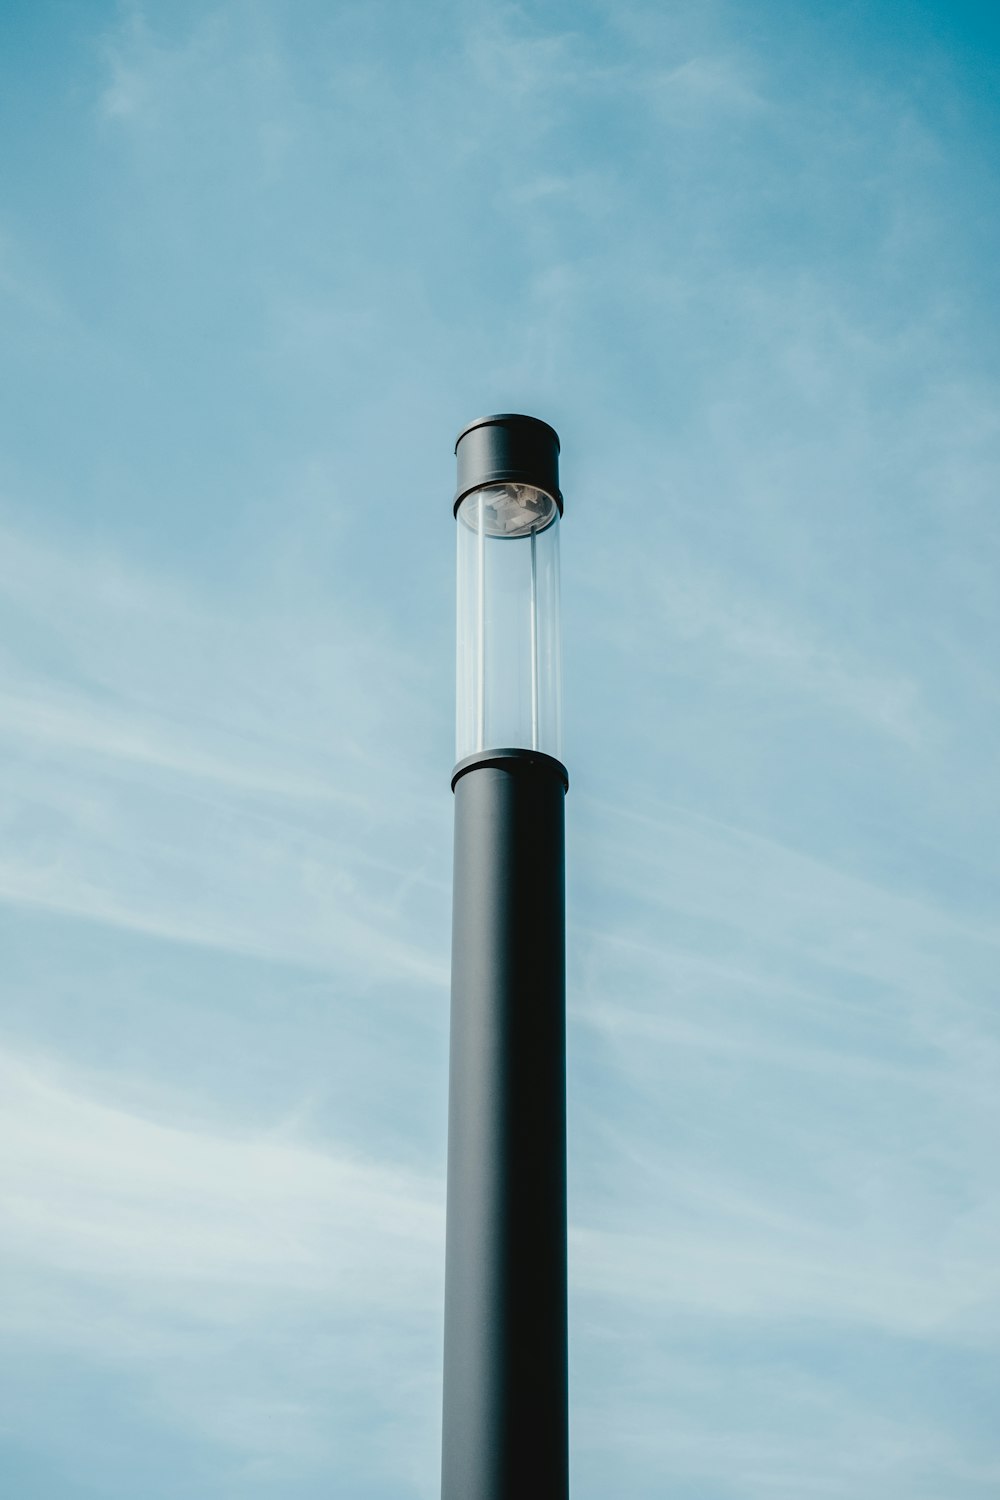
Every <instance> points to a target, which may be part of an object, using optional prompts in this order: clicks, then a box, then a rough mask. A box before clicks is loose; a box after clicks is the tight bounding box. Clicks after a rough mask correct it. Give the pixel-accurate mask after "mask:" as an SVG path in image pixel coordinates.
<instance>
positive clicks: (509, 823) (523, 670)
mask: <svg viewBox="0 0 1000 1500" xmlns="http://www.w3.org/2000/svg"><path fill="white" fill-rule="evenodd" d="M455 452H456V454H457V456H458V492H457V494H456V497H455V517H456V520H457V523H458V653H457V715H456V725H457V753H458V764H457V765H456V767H455V770H454V772H453V776H452V787H453V789H454V792H455V870H454V882H455V890H454V919H453V947H452V1002H451V1063H450V1083H449V1105H448V1225H447V1249H446V1274H445V1351H444V1426H443V1443H442V1450H443V1452H442V1489H441V1493H442V1500H534V1497H536V1496H537V1497H539V1500H542V1497H544V1500H566V1497H567V1495H568V1454H567V1447H568V1444H567V1369H566V1366H567V1357H566V1327H567V1325H566V1102H565V1101H566V1045H565V1035H566V1028H565V914H564V913H565V900H564V864H565V860H564V833H563V816H564V808H563V805H564V797H565V792H566V790H567V787H568V784H569V782H568V776H567V773H566V769H565V767H564V766H563V764H562V762H561V760H560V759H559V756H560V755H561V724H560V647H559V550H558V549H559V524H560V518H561V516H562V511H563V500H562V495H561V493H560V491H559V439H558V437H557V435H556V433H555V432H554V431H553V429H552V428H551V427H549V426H548V425H547V423H545V422H540V421H538V420H537V419H536V418H533V417H523V416H511V415H505V416H494V417H485V418H483V419H482V420H480V421H478V422H473V423H472V424H471V425H470V426H469V427H466V428H465V429H464V431H463V432H462V433H461V434H460V435H459V438H458V441H457V443H456V445H455Z"/></svg>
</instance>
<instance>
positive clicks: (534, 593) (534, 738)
mask: <svg viewBox="0 0 1000 1500" xmlns="http://www.w3.org/2000/svg"><path fill="white" fill-rule="evenodd" d="M531 748H532V750H537V749H538V569H537V563H536V561H535V531H534V528H532V532H531Z"/></svg>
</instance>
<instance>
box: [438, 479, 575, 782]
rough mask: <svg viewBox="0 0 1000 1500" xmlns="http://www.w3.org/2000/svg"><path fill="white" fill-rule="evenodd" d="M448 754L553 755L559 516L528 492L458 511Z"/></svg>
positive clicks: (557, 739) (556, 745)
mask: <svg viewBox="0 0 1000 1500" xmlns="http://www.w3.org/2000/svg"><path fill="white" fill-rule="evenodd" d="M457 530H458V591H457V592H458V651H457V677H456V681H457V695H456V696H457V703H456V753H457V759H458V760H462V759H464V757H465V756H467V755H472V754H474V753H476V752H477V751H485V750H501V749H524V750H542V751H544V752H545V753H546V754H547V755H554V756H555V757H556V758H557V759H560V758H561V756H562V724H561V717H562V714H561V710H562V704H561V687H562V684H561V651H560V639H559V511H558V508H557V506H556V503H555V501H554V500H553V499H552V497H551V496H549V495H547V494H546V493H545V492H544V491H543V490H537V489H534V488H532V487H531V486H530V485H514V484H494V485H484V486H483V487H482V488H480V489H478V490H473V491H472V493H471V494H469V495H466V497H465V498H464V500H463V501H462V503H461V505H460V506H459V508H458V528H457Z"/></svg>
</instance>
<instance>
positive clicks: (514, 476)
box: [455, 412, 563, 515]
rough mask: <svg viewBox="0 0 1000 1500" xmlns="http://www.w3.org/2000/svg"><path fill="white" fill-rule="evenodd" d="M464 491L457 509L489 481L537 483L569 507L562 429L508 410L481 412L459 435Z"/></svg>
mask: <svg viewBox="0 0 1000 1500" xmlns="http://www.w3.org/2000/svg"><path fill="white" fill-rule="evenodd" d="M455 452H456V454H457V455H458V490H457V492H456V494H455V512H456V514H457V512H458V507H459V506H460V505H461V503H462V501H463V500H464V499H465V497H466V495H468V494H470V493H471V492H472V490H478V489H479V488H480V487H481V486H482V485H484V484H531V485H534V487H535V488H536V489H538V490H544V491H545V493H546V494H547V495H551V496H552V498H553V500H554V501H555V502H556V504H557V505H558V507H559V514H560V515H562V512H563V497H562V494H561V492H560V489H559V434H558V433H557V432H556V431H555V429H554V428H552V427H550V426H549V424H548V422H541V421H539V419H538V418H537V417H519V416H517V415H515V414H512V413H510V412H505V413H503V414H502V415H500V416H498V417H480V418H479V420H478V422H470V423H469V425H468V427H464V428H463V429H462V431H461V432H460V433H459V434H458V440H457V442H456V443H455Z"/></svg>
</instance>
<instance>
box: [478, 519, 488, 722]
mask: <svg viewBox="0 0 1000 1500" xmlns="http://www.w3.org/2000/svg"><path fill="white" fill-rule="evenodd" d="M478 541H479V545H478V548H477V551H478V574H479V578H478V585H479V602H478V609H477V613H478V616H479V621H478V624H479V643H478V644H479V663H478V665H479V674H478V675H479V681H478V683H477V684H476V687H477V710H476V749H477V750H485V748H486V492H485V491H484V490H480V491H479V538H478Z"/></svg>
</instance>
